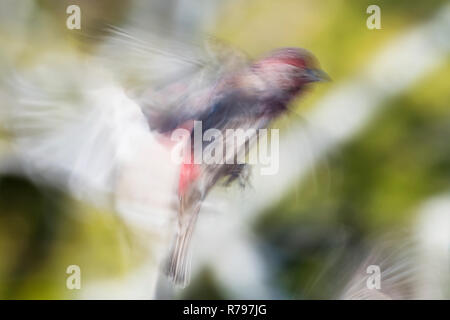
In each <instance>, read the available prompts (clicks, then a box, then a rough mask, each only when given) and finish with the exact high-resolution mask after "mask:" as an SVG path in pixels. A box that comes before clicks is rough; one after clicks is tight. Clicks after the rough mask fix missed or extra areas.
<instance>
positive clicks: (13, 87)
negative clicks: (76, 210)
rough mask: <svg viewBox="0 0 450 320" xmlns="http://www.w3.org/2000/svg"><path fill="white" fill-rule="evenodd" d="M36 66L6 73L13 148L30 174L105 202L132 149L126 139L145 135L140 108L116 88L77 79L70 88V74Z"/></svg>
mask: <svg viewBox="0 0 450 320" xmlns="http://www.w3.org/2000/svg"><path fill="white" fill-rule="evenodd" d="M39 69H40V70H41V71H42V69H44V70H45V72H39V74H36V73H33V72H32V71H30V72H28V74H18V73H16V74H15V75H14V76H11V77H10V79H12V80H11V81H10V85H9V88H10V89H9V93H10V94H9V97H10V103H9V104H7V106H6V107H7V108H6V109H7V112H6V114H7V119H8V120H7V123H8V126H7V127H8V131H9V133H10V135H11V137H12V139H11V143H12V146H13V149H14V152H15V153H16V155H17V156H18V157H19V159H20V160H21V161H22V164H23V166H24V168H25V169H26V171H27V172H28V173H29V174H30V175H31V176H32V177H34V178H35V179H40V180H45V182H50V183H53V184H58V185H60V186H62V187H67V188H68V189H69V191H71V192H72V193H73V194H75V195H76V196H78V197H80V198H88V200H92V201H93V202H96V203H97V202H106V201H107V198H108V195H109V194H111V192H113V191H114V177H115V174H116V170H117V168H118V166H119V165H120V164H122V163H124V162H126V161H127V158H129V157H130V153H131V152H132V151H131V149H130V148H131V146H130V142H131V141H132V140H136V137H138V136H145V135H146V134H148V125H147V123H146V120H145V117H144V116H143V114H142V111H141V109H140V108H139V106H137V105H136V104H135V103H134V102H133V101H132V100H130V99H129V98H127V96H126V95H125V93H124V92H123V90H122V89H121V88H120V87H117V86H114V85H105V86H103V85H104V83H102V88H99V89H94V88H92V87H91V86H90V85H88V87H87V88H86V87H82V85H80V83H82V81H83V80H82V79H79V80H80V82H78V81H75V83H77V85H80V87H76V85H74V83H73V82H72V81H74V80H75V78H71V79H70V80H68V78H67V77H66V76H64V75H63V74H60V73H59V72H58V70H55V68H52V67H46V66H42V65H41V66H40V67H39ZM56 69H57V68H56ZM80 73H82V74H83V76H86V77H87V78H89V75H88V74H86V73H84V72H82V71H81V72H80ZM80 77H81V75H80ZM66 80H67V81H66ZM90 80H93V79H90ZM98 80H99V81H100V82H102V81H101V80H100V79H98ZM131 145H132V144H131Z"/></svg>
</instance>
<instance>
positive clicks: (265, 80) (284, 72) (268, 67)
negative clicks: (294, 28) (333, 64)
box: [251, 48, 330, 97]
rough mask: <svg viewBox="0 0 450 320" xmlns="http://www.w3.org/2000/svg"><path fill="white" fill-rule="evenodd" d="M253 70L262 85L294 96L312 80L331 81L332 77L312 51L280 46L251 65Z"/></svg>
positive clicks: (266, 88) (278, 92) (267, 88)
mask: <svg viewBox="0 0 450 320" xmlns="http://www.w3.org/2000/svg"><path fill="white" fill-rule="evenodd" d="M251 72H253V73H254V74H256V75H257V76H258V78H259V79H261V81H260V82H261V83H260V84H259V85H260V87H261V88H262V89H264V90H269V91H272V92H273V91H275V92H276V93H277V95H278V94H285V95H286V96H289V97H292V96H294V95H296V94H297V93H299V92H300V91H301V89H302V88H303V87H304V86H305V85H307V84H309V83H312V82H318V81H329V80H330V77H329V76H328V75H327V74H326V73H325V72H324V71H322V70H321V69H320V68H319V63H318V61H317V59H316V58H315V57H314V55H313V54H312V53H310V52H309V51H307V50H305V49H300V48H280V49H277V50H274V51H272V52H271V53H269V54H268V55H267V56H266V57H263V58H261V59H259V60H257V61H256V62H255V63H254V64H253V65H252V66H251Z"/></svg>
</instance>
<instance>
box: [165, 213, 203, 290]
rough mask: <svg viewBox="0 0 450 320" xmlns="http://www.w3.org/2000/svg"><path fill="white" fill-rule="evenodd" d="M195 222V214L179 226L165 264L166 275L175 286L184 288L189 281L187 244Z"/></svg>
mask: <svg viewBox="0 0 450 320" xmlns="http://www.w3.org/2000/svg"><path fill="white" fill-rule="evenodd" d="M196 221H197V213H194V214H193V215H192V216H191V217H189V221H187V223H185V224H181V225H180V228H179V230H178V232H177V235H176V239H175V241H174V244H173V247H172V249H171V252H170V255H169V258H168V260H167V263H166V274H167V276H168V277H169V279H170V280H172V281H173V282H174V283H175V284H176V285H177V286H180V287H182V288H184V287H185V286H186V285H187V284H188V283H189V280H190V266H191V260H190V251H189V244H190V242H191V238H192V234H193V232H194V229H195V223H196Z"/></svg>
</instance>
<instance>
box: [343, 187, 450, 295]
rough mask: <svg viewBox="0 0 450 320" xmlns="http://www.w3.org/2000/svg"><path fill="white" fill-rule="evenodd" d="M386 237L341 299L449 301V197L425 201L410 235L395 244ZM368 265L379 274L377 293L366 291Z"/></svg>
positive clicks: (371, 254) (380, 241)
mask: <svg viewBox="0 0 450 320" xmlns="http://www.w3.org/2000/svg"><path fill="white" fill-rule="evenodd" d="M386 239H387V238H386V237H385V238H383V239H381V240H379V241H377V242H375V243H374V247H375V249H373V250H372V252H371V253H370V254H369V256H368V257H367V258H366V259H365V261H364V262H363V263H362V264H361V265H360V266H358V268H357V270H356V271H355V272H354V273H353V274H352V277H351V279H350V280H349V281H348V283H347V286H346V288H344V290H343V291H342V293H341V295H340V297H339V298H340V299H345V300H374V299H376V300H378V299H395V300H399V299H401V300H403V299H433V300H440V299H448V298H449V297H450V289H449V288H450V195H449V194H445V195H440V196H437V197H433V198H430V199H428V200H427V201H425V202H424V203H423V204H422V205H421V206H420V208H419V210H418V212H417V219H416V220H415V223H414V227H413V228H412V233H410V234H408V235H407V237H404V236H402V237H401V238H400V239H396V241H395V242H394V241H390V242H389V241H386ZM369 265H377V266H379V267H380V271H381V282H380V288H379V289H369V288H368V286H367V280H368V278H369V276H370V274H368V273H367V272H366V269H367V267H368V266H369Z"/></svg>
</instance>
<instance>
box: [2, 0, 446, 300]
mask: <svg viewBox="0 0 450 320" xmlns="http://www.w3.org/2000/svg"><path fill="white" fill-rule="evenodd" d="M446 3H447V2H446V1H442V0H433V1H400V0H399V1H387V0H386V1H364V0H363V1H352V0H350V1H343V0H321V1H312V0H302V1H300V0H279V1H262V0H261V1H254V0H233V1H221V2H219V1H209V2H207V1H193V2H190V1H187V0H186V1H176V0H171V1H147V2H144V1H131V0H130V1H125V0H122V1H118V0H114V1H113V0H97V1H75V0H73V1H68V0H64V1H56V0H53V1H52V0H36V1H20V2H19V1H8V0H0V10H1V14H0V16H1V21H0V47H1V50H0V72H1V70H3V71H5V73H4V74H6V70H7V68H8V67H10V66H18V67H20V68H25V69H26V68H27V66H31V65H33V64H36V63H38V62H39V60H40V58H41V57H42V56H45V55H46V53H47V52H59V53H60V54H61V55H62V56H64V55H81V56H82V55H87V54H89V52H91V51H92V50H94V49H95V47H96V46H98V45H99V42H101V41H102V40H101V39H102V32H101V26H103V25H105V24H107V23H109V24H113V25H118V26H121V25H122V24H124V23H126V22H128V21H130V20H133V19H134V20H136V21H138V22H143V23H144V25H148V26H150V24H151V25H156V26H158V27H160V28H163V29H165V30H170V29H177V28H178V29H180V28H181V29H184V31H186V30H188V32H190V33H192V34H194V35H195V37H201V35H202V34H212V35H214V36H215V37H217V38H219V39H221V40H223V41H224V42H226V43H228V44H229V45H230V46H233V47H236V48H239V49H240V50H243V51H244V52H246V53H248V54H249V55H250V56H251V57H257V56H258V55H260V54H263V53H264V52H267V51H268V50H271V49H273V48H276V47H282V46H299V47H304V48H307V49H309V50H310V51H312V52H314V54H315V55H316V56H317V57H318V59H319V60H320V62H321V66H322V68H323V69H324V70H326V71H327V73H328V74H330V75H331V77H332V79H333V82H332V83H330V84H326V85H322V86H317V88H315V89H314V90H312V91H311V92H310V93H309V94H308V95H307V96H306V97H305V98H304V99H302V100H301V101H298V102H296V104H295V106H293V107H292V108H293V109H294V112H295V113H297V114H298V115H300V117H302V115H303V114H304V113H307V112H311V111H312V110H313V109H314V108H315V107H316V106H317V104H318V102H320V101H321V99H322V98H323V97H325V96H326V95H327V93H328V92H330V91H332V90H335V89H336V88H339V86H340V85H341V84H342V83H345V82H346V81H348V80H349V79H353V77H354V75H356V74H359V73H360V72H362V71H363V70H365V69H366V68H367V66H368V65H369V64H370V63H371V61H372V59H373V58H374V57H375V56H376V55H377V53H378V52H379V51H380V50H381V49H382V48H384V47H385V46H388V45H389V43H391V42H392V41H395V39H396V38H397V37H400V36H401V35H402V34H404V33H406V32H408V31H409V30H411V29H412V28H415V27H417V26H420V25H422V24H423V23H426V22H427V21H431V20H433V19H434V18H435V16H436V15H437V14H438V13H439V11H440V10H442V8H444V7H445V4H446ZM69 4H79V5H80V7H81V9H82V14H83V20H82V21H83V22H82V23H83V25H82V30H81V31H70V30H67V29H66V28H65V19H66V16H67V15H66V13H65V8H66V7H67V6H68V5H69ZM371 4H377V5H379V6H380V8H381V24H382V29H381V30H369V29H368V28H367V27H366V19H367V17H368V16H369V15H368V14H367V13H366V8H367V7H368V6H369V5H371ZM146 23H148V24H146ZM93 35H94V36H93ZM443 40H444V43H447V49H448V43H449V42H450V37H449V36H448V33H447V38H446V39H443ZM449 58H450V57H449V52H448V50H447V51H446V52H444V59H442V61H439V62H436V63H437V67H434V68H431V69H430V71H429V72H426V73H425V74H424V75H423V76H421V77H420V78H419V79H417V80H415V81H414V82H412V83H411V84H410V85H409V86H408V87H407V88H406V89H405V90H401V92H398V93H395V94H394V95H389V96H388V97H387V98H386V99H383V100H381V101H382V104H383V105H382V106H378V108H377V112H374V114H373V115H372V116H371V118H370V121H368V123H364V124H363V126H362V128H361V129H360V130H357V131H356V132H355V134H354V135H352V137H351V138H350V139H347V140H346V141H345V142H343V143H340V144H338V145H336V146H335V147H333V148H330V150H327V151H326V152H325V153H324V155H323V157H321V158H320V159H318V160H317V161H316V163H315V164H314V166H313V168H312V169H311V170H310V172H308V174H307V175H306V176H302V177H299V179H298V181H297V182H296V183H295V185H293V186H291V187H289V188H287V191H286V192H284V195H283V197H282V199H281V200H279V201H275V202H274V203H271V204H270V205H269V206H267V207H266V208H265V209H264V210H261V212H259V213H258V214H257V216H256V217H255V218H254V219H252V220H251V228H250V229H251V232H252V237H253V239H255V243H256V244H257V245H256V248H257V250H258V254H259V255H260V256H261V261H263V263H265V264H267V274H266V276H265V281H266V282H267V283H266V284H265V286H266V287H268V288H269V289H268V293H267V294H266V295H265V296H264V297H266V298H295V299H315V298H318V299H327V298H333V297H336V296H337V295H338V294H339V291H340V290H341V289H342V286H343V283H342V282H345V277H346V276H348V274H347V270H350V269H351V266H349V265H352V266H353V264H352V262H353V259H355V260H358V258H355V257H360V256H363V255H364V252H366V251H367V250H369V249H368V248H369V245H368V244H367V239H372V238H373V237H376V236H377V235H380V234H383V233H385V232H391V231H392V230H394V232H396V231H395V230H399V229H403V228H409V227H411V226H414V224H415V223H416V221H417V215H418V212H420V210H419V209H420V208H421V206H422V204H423V203H426V202H427V201H428V199H431V198H433V197H435V196H441V195H444V197H448V192H449V189H450V148H449V146H448V143H449V137H450V106H449V101H450V59H449ZM2 74H3V72H2ZM368 99H370V97H368ZM2 103H6V102H2V101H1V100H0V107H1V104H2ZM0 115H1V114H0ZM290 121H294V122H295V121H297V120H295V119H292V120H286V119H284V120H282V121H280V123H279V124H280V125H281V126H282V128H284V127H286V128H288V127H289V126H290V125H291V123H290ZM329 134H331V135H332V133H328V131H327V129H326V128H324V130H323V136H324V137H325V138H326V137H327V135H329ZM0 137H1V139H2V140H1V141H2V143H1V144H0V155H1V154H7V144H8V136H7V134H6V130H4V131H3V133H1V132H0ZM282 138H283V135H282ZM312 144H313V145H314V143H312ZM312 147H314V146H312ZM1 161H2V160H1V158H0V162H1ZM254 188H256V189H257V186H255V187H254ZM148 245H149V244H148V239H147V238H146V237H143V236H140V235H136V234H135V233H134V232H133V231H132V230H130V229H129V228H127V227H126V226H124V225H123V223H122V221H120V220H119V219H117V217H116V216H115V214H114V213H112V212H103V211H100V210H96V209H94V208H92V207H90V206H88V205H87V204H83V203H80V202H78V201H76V200H74V199H73V198H71V197H70V196H68V195H65V194H63V193H62V192H61V191H59V190H58V189H57V188H53V187H51V186H42V185H39V184H36V183H35V182H33V181H30V180H29V179H27V178H24V177H23V176H21V175H18V174H14V173H11V172H5V173H1V176H0V298H3V299H11V298H14V299H17V298H19V299H21V298H24V299H47V298H57V299H58V298H59V299H75V298H79V297H80V292H78V291H76V290H74V291H70V290H67V289H66V288H65V286H64V285H61V284H65V279H66V277H67V275H66V273H65V270H66V266H67V265H69V264H78V265H79V266H80V267H81V269H82V270H83V281H85V282H89V281H91V280H92V281H94V280H96V281H98V280H99V279H105V280H110V279H120V277H124V276H126V275H127V274H128V273H129V272H133V268H134V267H136V266H139V264H140V263H141V262H142V261H143V259H144V255H145V249H144V248H146V247H147V246H148ZM242 267H243V268H245V266H242ZM199 270H200V271H199V272H197V273H196V274H195V276H194V278H193V279H192V283H191V285H190V286H189V287H188V288H187V289H185V290H176V291H175V292H174V291H172V290H170V289H167V286H166V287H164V285H163V288H162V289H161V288H160V289H158V290H161V293H157V294H156V297H162V298H173V297H175V298H207V299H209V298H241V297H247V298H249V297H251V294H248V293H245V294H244V293H242V294H241V295H240V294H239V292H238V293H236V292H234V291H232V290H231V291H230V290H229V289H227V288H228V287H232V286H233V284H224V283H222V282H221V281H220V277H217V275H216V272H217V270H215V268H214V266H213V265H208V264H206V265H202V266H199ZM99 297H101V296H99ZM255 297H260V296H259V295H258V293H256V292H255Z"/></svg>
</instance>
